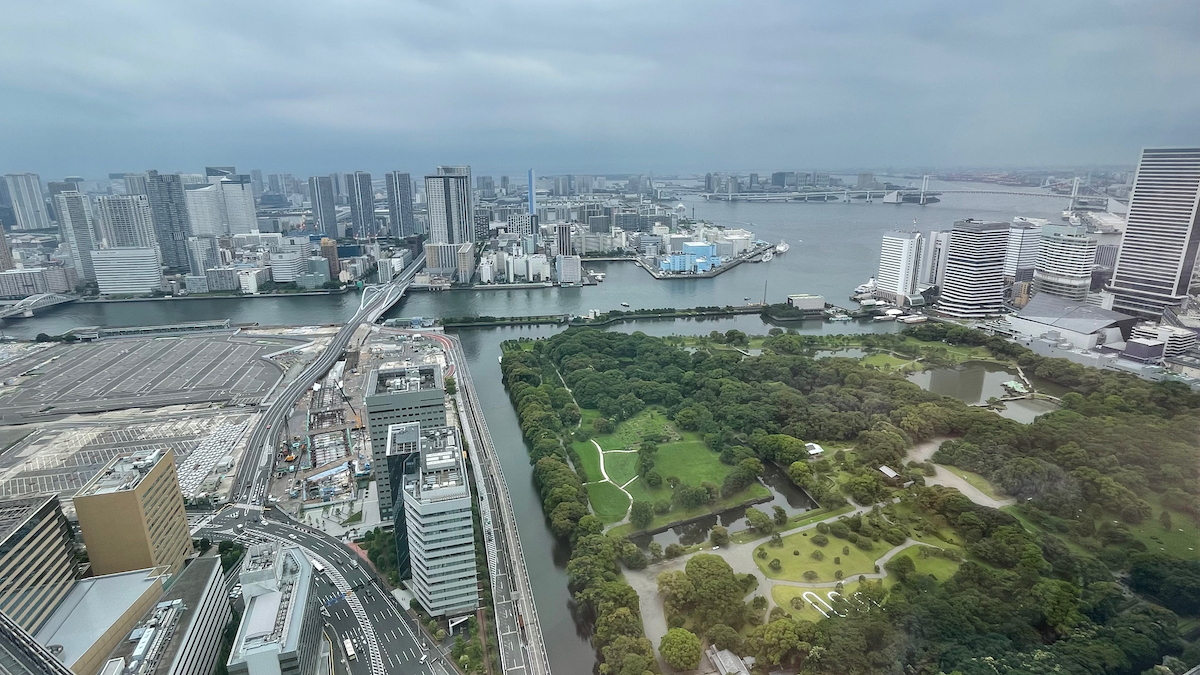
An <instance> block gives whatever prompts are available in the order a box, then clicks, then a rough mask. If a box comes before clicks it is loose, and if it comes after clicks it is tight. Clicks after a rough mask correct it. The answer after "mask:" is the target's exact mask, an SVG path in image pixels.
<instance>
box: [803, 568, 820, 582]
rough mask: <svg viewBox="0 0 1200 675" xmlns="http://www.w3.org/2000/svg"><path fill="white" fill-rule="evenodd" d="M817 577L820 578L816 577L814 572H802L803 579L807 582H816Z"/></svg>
mask: <svg viewBox="0 0 1200 675" xmlns="http://www.w3.org/2000/svg"><path fill="white" fill-rule="evenodd" d="M819 576H820V575H818V574H817V573H816V572H814V571H813V570H805V572H804V578H805V579H806V580H807V581H816V580H817V577H819Z"/></svg>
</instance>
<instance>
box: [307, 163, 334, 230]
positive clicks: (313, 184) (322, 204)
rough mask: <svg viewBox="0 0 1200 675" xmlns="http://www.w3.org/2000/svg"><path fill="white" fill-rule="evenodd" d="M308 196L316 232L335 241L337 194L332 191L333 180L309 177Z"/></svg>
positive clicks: (326, 177) (322, 177)
mask: <svg viewBox="0 0 1200 675" xmlns="http://www.w3.org/2000/svg"><path fill="white" fill-rule="evenodd" d="M308 194H309V200H310V201H311V202H312V212H313V220H314V221H315V222H316V227H317V230H319V231H320V232H321V234H324V235H325V236H326V237H332V238H334V239H337V236H338V229H337V206H336V199H337V193H336V192H334V189H333V180H332V179H330V177H329V176H312V177H310V178H309V179H308Z"/></svg>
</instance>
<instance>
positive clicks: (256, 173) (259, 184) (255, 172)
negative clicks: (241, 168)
mask: <svg viewBox="0 0 1200 675" xmlns="http://www.w3.org/2000/svg"><path fill="white" fill-rule="evenodd" d="M263 187H264V185H263V175H262V169H250V188H251V189H252V190H254V198H255V199H258V198H259V197H261V196H262V193H263Z"/></svg>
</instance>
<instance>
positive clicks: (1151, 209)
mask: <svg viewBox="0 0 1200 675" xmlns="http://www.w3.org/2000/svg"><path fill="white" fill-rule="evenodd" d="M1126 222H1127V224H1126V226H1125V237H1124V239H1123V240H1122V242H1121V251H1120V253H1119V254H1118V255H1117V266H1116V269H1115V270H1113V278H1112V283H1111V286H1110V288H1111V290H1112V292H1113V295H1115V296H1116V298H1115V299H1114V301H1113V309H1114V310H1117V311H1119V312H1126V313H1129V314H1136V315H1138V316H1141V317H1146V318H1151V319H1153V318H1157V317H1159V316H1161V315H1162V313H1163V310H1164V309H1166V308H1168V307H1172V308H1178V307H1179V306H1180V305H1181V304H1182V303H1183V300H1184V299H1185V298H1186V297H1187V291H1188V284H1189V283H1190V281H1191V278H1192V272H1193V270H1194V269H1195V268H1196V250H1197V248H1200V147H1192V148H1146V149H1145V150H1143V151H1142V160H1141V162H1139V163H1138V170H1137V177H1136V178H1135V179H1134V181H1133V194H1132V196H1131V197H1130V199H1129V215H1128V217H1127V220H1126Z"/></svg>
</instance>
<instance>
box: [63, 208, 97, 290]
mask: <svg viewBox="0 0 1200 675" xmlns="http://www.w3.org/2000/svg"><path fill="white" fill-rule="evenodd" d="M54 202H55V204H54V206H55V208H56V209H57V210H58V229H59V232H61V233H62V238H63V241H64V242H66V244H67V248H68V249H70V251H71V260H72V261H73V263H74V265H75V273H76V274H78V275H79V278H80V279H86V280H88V281H95V280H96V270H95V268H94V267H92V251H93V250H95V249H97V248H99V246H97V245H96V234H95V230H94V229H93V228H92V209H91V205H90V204H89V203H88V198H87V195H83V194H80V193H78V192H75V191H73V190H70V191H66V192H60V193H58V194H57V195H55V196H54Z"/></svg>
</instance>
